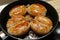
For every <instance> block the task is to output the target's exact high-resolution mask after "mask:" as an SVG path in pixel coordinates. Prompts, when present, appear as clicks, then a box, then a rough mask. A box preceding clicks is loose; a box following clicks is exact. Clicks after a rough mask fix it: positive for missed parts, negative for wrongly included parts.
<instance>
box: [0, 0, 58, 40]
mask: <svg viewBox="0 0 60 40" xmlns="http://www.w3.org/2000/svg"><path fill="white" fill-rule="evenodd" d="M33 3H39V4H42V5H44V6H45V7H46V9H47V13H46V16H47V17H49V18H50V19H51V20H52V22H53V28H52V30H51V31H50V32H49V33H47V34H46V35H42V36H38V37H37V38H36V39H42V38H44V37H46V36H48V35H50V34H51V32H53V31H54V29H55V28H56V26H57V24H58V14H57V12H56V10H55V9H54V8H53V7H52V6H51V5H50V4H48V3H46V2H43V1H39V0H19V1H15V2H13V3H11V4H9V5H8V6H6V7H5V8H4V9H3V10H2V11H1V14H0V21H1V22H0V24H1V25H0V28H1V29H2V31H3V32H4V33H5V34H7V35H8V36H10V37H12V38H15V39H24V38H25V37H23V38H22V37H16V36H11V35H10V34H8V32H7V28H6V22H7V20H8V19H9V18H10V16H9V11H10V9H11V8H12V7H14V6H16V5H27V4H33ZM26 36H29V34H27V35H26ZM28 38H29V37H28Z"/></svg>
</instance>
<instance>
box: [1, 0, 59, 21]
mask: <svg viewBox="0 0 60 40" xmlns="http://www.w3.org/2000/svg"><path fill="white" fill-rule="evenodd" d="M14 1H16V0H0V12H1V10H2V9H3V8H4V7H5V6H6V5H8V4H9V3H11V2H14ZM46 2H48V3H49V4H51V5H52V6H53V7H54V8H55V9H56V11H57V12H58V15H59V21H60V0H47V1H46Z"/></svg>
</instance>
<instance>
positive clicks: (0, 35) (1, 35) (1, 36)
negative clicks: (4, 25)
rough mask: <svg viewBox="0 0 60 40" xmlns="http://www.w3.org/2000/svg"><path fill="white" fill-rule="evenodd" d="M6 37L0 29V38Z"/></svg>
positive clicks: (3, 39)
mask: <svg viewBox="0 0 60 40" xmlns="http://www.w3.org/2000/svg"><path fill="white" fill-rule="evenodd" d="M7 37H8V36H6V34H5V33H4V32H2V31H0V38H1V39H2V40H5V39H6V38H7Z"/></svg>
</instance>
